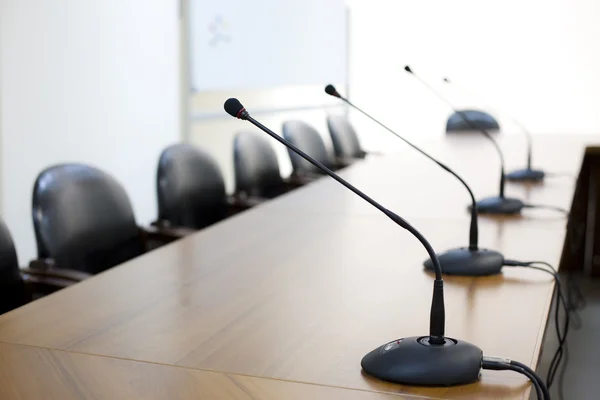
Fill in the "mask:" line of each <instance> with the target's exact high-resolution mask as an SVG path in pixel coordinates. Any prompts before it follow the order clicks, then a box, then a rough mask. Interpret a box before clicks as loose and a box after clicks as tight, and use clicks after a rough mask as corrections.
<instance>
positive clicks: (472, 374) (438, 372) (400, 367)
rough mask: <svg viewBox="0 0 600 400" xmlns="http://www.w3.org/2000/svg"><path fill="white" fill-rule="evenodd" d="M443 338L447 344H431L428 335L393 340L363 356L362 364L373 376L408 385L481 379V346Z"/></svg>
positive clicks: (433, 384)
mask: <svg viewBox="0 0 600 400" xmlns="http://www.w3.org/2000/svg"><path fill="white" fill-rule="evenodd" d="M444 340H445V343H444V344H431V343H430V342H429V336H422V337H418V336H414V337H407V338H404V339H398V340H394V341H392V342H389V343H386V344H384V345H383V346H380V347H378V348H376V349H375V350H373V351H371V352H370V353H369V354H367V355H366V356H364V357H363V359H362V361H361V366H362V368H363V370H364V371H365V372H366V373H367V374H368V375H370V376H373V377H375V378H378V379H381V380H384V381H388V382H394V383H401V384H405V385H416V386H454V385H466V384H468V383H473V382H476V381H477V380H479V371H480V368H481V360H482V357H483V353H482V351H481V349H480V348H479V347H477V346H475V345H473V344H471V343H468V342H465V341H462V340H461V341H459V340H456V339H451V338H444Z"/></svg>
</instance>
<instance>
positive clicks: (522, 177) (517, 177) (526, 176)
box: [444, 78, 546, 182]
mask: <svg viewBox="0 0 600 400" xmlns="http://www.w3.org/2000/svg"><path fill="white" fill-rule="evenodd" d="M444 82H446V83H447V84H453V83H452V82H451V81H450V79H448V78H444ZM454 86H457V85H456V84H454ZM463 91H465V90H463ZM469 94H470V93H469ZM470 95H471V96H472V97H476V96H474V95H472V94H470ZM511 120H512V122H513V123H514V124H515V125H517V126H518V127H519V128H520V129H521V131H523V133H524V134H525V137H526V138H527V167H526V168H523V169H518V170H516V171H513V172H510V173H508V174H506V179H507V180H509V181H514V182H539V181H542V180H544V177H545V175H546V173H545V172H544V171H542V170H539V169H533V168H532V167H531V164H532V162H531V159H532V155H531V154H532V152H533V144H532V142H533V138H532V137H531V133H530V132H529V131H528V130H527V129H526V128H525V127H524V126H523V124H521V123H520V122H519V121H517V120H516V119H515V118H511Z"/></svg>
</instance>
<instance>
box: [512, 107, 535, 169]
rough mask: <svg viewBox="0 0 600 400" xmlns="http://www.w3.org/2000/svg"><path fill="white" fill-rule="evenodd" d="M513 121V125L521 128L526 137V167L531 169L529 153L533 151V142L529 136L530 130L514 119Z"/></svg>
mask: <svg viewBox="0 0 600 400" xmlns="http://www.w3.org/2000/svg"><path fill="white" fill-rule="evenodd" d="M512 121H513V123H514V124H515V125H517V126H518V127H519V128H521V130H522V131H523V133H524V134H525V137H526V138H527V169H531V164H532V162H531V153H532V152H533V149H532V147H533V144H532V141H533V139H532V138H531V132H529V131H528V130H527V129H525V127H524V126H523V125H522V124H521V123H520V122H519V121H517V120H516V119H513V120H512Z"/></svg>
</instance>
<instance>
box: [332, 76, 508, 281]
mask: <svg viewBox="0 0 600 400" xmlns="http://www.w3.org/2000/svg"><path fill="white" fill-rule="evenodd" d="M325 93H327V94H328V95H330V96H333V97H337V98H339V99H341V100H342V101H344V102H345V103H346V104H348V105H349V106H351V107H352V108H354V109H355V110H357V111H359V112H360V113H362V114H363V115H365V116H366V117H368V118H369V119H370V120H371V121H373V122H375V123H376V124H378V125H379V126H381V127H382V128H384V129H385V130H387V131H388V132H390V133H391V134H393V135H394V136H396V137H397V138H399V139H400V140H402V141H404V143H406V144H408V145H409V146H410V147H412V148H413V149H415V150H417V151H418V152H419V153H421V154H422V155H424V156H425V157H427V158H428V159H430V160H431V161H433V162H434V163H436V164H437V165H438V166H439V167H441V168H442V169H443V170H445V171H446V172H448V173H449V174H451V175H452V176H454V177H455V178H456V179H457V180H458V181H459V182H460V183H461V184H462V185H463V186H464V187H465V189H467V192H469V196H471V225H470V229H469V247H461V248H458V249H452V250H448V251H446V252H445V253H441V254H438V258H439V260H440V264H441V265H442V272H443V273H444V274H449V275H463V276H481V275H492V274H497V273H500V270H501V269H502V266H503V265H504V256H503V255H502V254H501V253H499V252H497V251H493V250H487V249H482V248H479V246H478V236H479V234H478V228H477V207H476V200H475V195H473V191H472V190H471V188H470V187H469V185H468V184H467V182H465V180H464V179H462V178H461V177H460V176H459V175H458V174H457V173H456V172H454V171H453V170H452V169H450V167H448V166H446V165H445V164H443V163H442V162H440V161H438V160H436V159H435V158H433V157H432V156H430V155H429V154H427V153H426V152H425V151H423V150H422V149H420V148H419V147H417V146H415V145H414V144H413V143H411V142H409V141H408V140H406V139H405V138H404V137H402V136H400V135H399V134H397V133H396V132H394V131H393V130H391V129H390V128H388V127H387V126H385V125H384V124H382V123H381V122H380V121H378V120H376V119H375V118H373V117H372V116H371V115H369V114H367V113H366V112H365V111H363V110H362V109H360V108H358V107H357V106H355V105H354V104H353V103H352V102H351V101H350V100H348V99H347V98H345V97H343V96H342V95H341V94H340V93H339V92H338V91H337V90H336V88H335V87H334V86H333V85H327V86H326V87H325ZM424 265H425V268H427V269H429V270H433V267H434V266H433V260H432V259H429V260H427V261H425V263H424Z"/></svg>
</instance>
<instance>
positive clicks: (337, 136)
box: [327, 115, 367, 164]
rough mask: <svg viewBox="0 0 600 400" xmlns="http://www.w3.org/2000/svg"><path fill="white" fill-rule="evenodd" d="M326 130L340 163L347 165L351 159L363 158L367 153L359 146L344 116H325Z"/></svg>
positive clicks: (353, 131) (356, 137)
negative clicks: (327, 129)
mask: <svg viewBox="0 0 600 400" xmlns="http://www.w3.org/2000/svg"><path fill="white" fill-rule="evenodd" d="M327 128H329V134H330V135H331V142H332V143H333V150H334V151H335V156H336V157H337V158H338V160H340V162H341V163H346V164H349V163H351V161H352V159H357V158H365V156H366V155H367V152H366V151H364V150H363V149H362V147H361V146H360V141H359V140H358V136H357V135H356V131H355V130H354V128H353V127H352V125H350V122H349V121H348V119H347V118H346V117H345V116H343V115H329V116H327Z"/></svg>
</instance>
